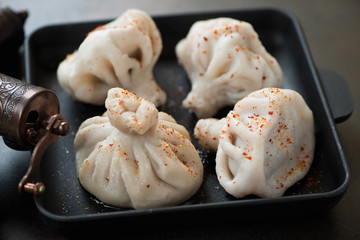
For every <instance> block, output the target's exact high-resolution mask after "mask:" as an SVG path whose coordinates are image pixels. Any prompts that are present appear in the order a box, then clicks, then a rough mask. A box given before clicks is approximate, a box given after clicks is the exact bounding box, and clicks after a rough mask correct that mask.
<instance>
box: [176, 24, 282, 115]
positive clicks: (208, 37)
mask: <svg viewBox="0 0 360 240" xmlns="http://www.w3.org/2000/svg"><path fill="white" fill-rule="evenodd" d="M176 55H177V58H178V61H179V63H180V64H181V65H183V67H184V68H185V71H186V73H187V75H188V77H189V79H190V82H191V84H192V89H191V91H190V93H189V94H188V95H187V97H186V98H185V99H184V101H183V105H184V106H185V107H186V108H189V109H192V110H193V111H194V113H195V114H196V115H197V117H198V118H208V117H212V116H213V115H215V114H216V112H217V111H218V110H219V109H221V108H222V107H224V106H233V105H234V104H235V103H236V102H237V101H238V100H240V99H241V98H243V97H245V96H246V95H248V94H249V93H250V92H253V91H255V90H258V89H261V88H265V87H281V85H282V79H283V74H282V70H281V68H280V66H279V64H278V62H277V61H276V59H275V58H274V57H272V56H271V55H270V54H269V53H268V52H267V51H266V49H265V47H264V46H263V45H262V43H261V41H260V40H259V38H258V34H257V33H256V32H255V31H254V29H253V27H252V26H251V25H250V24H249V23H247V22H243V21H239V20H235V19H231V18H216V19H210V20H203V21H198V22H196V23H194V24H193V26H192V27H191V28H190V31H189V33H188V35H187V36H186V38H184V39H182V40H181V41H180V42H179V43H178V44H177V46H176Z"/></svg>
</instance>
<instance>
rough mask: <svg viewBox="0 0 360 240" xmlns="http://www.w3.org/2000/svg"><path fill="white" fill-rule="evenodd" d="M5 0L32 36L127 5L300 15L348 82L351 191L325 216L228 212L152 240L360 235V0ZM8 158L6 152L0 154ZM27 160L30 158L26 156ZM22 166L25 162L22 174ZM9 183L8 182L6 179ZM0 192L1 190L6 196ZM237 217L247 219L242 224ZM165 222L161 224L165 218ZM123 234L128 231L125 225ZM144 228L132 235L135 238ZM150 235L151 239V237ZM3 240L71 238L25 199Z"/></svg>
mask: <svg viewBox="0 0 360 240" xmlns="http://www.w3.org/2000/svg"><path fill="white" fill-rule="evenodd" d="M0 4H2V5H6V6H10V7H11V8H13V9H14V10H21V9H27V10H28V11H29V14H30V15H29V17H28V19H27V21H26V24H25V30H26V35H29V34H30V33H31V32H33V31H34V30H36V29H38V28H39V27H42V26H46V25H49V24H56V23H68V22H80V21H81V22H82V21H90V20H91V21H92V20H102V19H109V18H115V17H117V16H119V15H120V14H121V13H122V12H124V11H125V10H126V9H128V8H138V9H142V10H144V11H146V12H147V13H149V14H151V15H168V14H174V13H187V12H199V11H216V10H231V9H249V8H258V7H261V8H262V7H275V8H279V9H283V10H286V11H289V12H291V13H293V14H295V15H296V16H297V18H298V20H299V21H300V24H301V26H302V28H303V31H304V34H305V37H306V39H307V42H308V45H309V48H310V51H311V53H312V56H313V59H314V62H315V65H316V67H317V68H318V69H329V70H333V71H335V72H337V73H339V74H340V75H341V76H343V77H344V79H345V80H346V82H347V84H348V86H349V88H350V91H351V95H352V98H353V101H354V106H355V108H354V112H353V114H352V116H351V117H350V119H348V120H347V121H345V122H343V123H340V124H337V125H336V127H337V130H338V134H339V137H340V140H341V143H342V147H343V149H344V152H345V155H346V157H347V159H348V162H349V165H350V168H351V173H352V175H351V181H350V185H349V188H348V190H347V192H346V194H345V196H344V198H343V199H342V200H341V201H340V203H339V204H338V205H337V206H336V207H335V208H334V209H332V210H331V211H330V212H328V213H325V214H324V215H318V214H316V215H311V216H307V217H306V218H302V219H293V218H284V219H281V218H280V219H279V218H277V219H276V220H274V221H270V220H269V219H266V220H263V219H261V218H259V219H258V220H251V221H249V222H246V221H243V220H244V219H242V216H241V215H237V216H233V217H235V219H233V218H232V217H231V216H229V219H225V220H224V222H223V223H222V224H220V225H218V224H217V225H214V226H207V227H204V226H203V227H196V226H191V227H190V226H189V228H183V227H181V229H179V228H178V227H177V226H174V227H173V228H166V229H161V227H159V228H158V229H156V230H154V231H152V230H151V229H146V231H148V233H147V234H148V235H146V234H142V235H141V236H142V237H143V238H153V239H232V238H234V239H235V238H236V239H360V230H359V224H360V210H359V209H360V208H359V207H358V205H359V203H360V176H359V173H360V160H359V159H358V158H359V155H360V144H359V141H358V137H359V135H360V127H359V124H360V112H359V106H360V98H359V96H360V83H359V81H360V80H359V76H360V60H359V57H360V47H359V43H360V29H359V25H358V24H359V23H360V14H359V13H360V1H358V0H342V1H339V0H328V1H320V0H318V1H313V0H303V1H288V0H263V1H251V0H248V1H245V0H221V1H220V0H218V1H216V0H167V1H160V0H152V1H145V0H142V1H141V0H131V1H121V0H107V1H100V0H72V1H71V0H52V1H49V0H7V1H0ZM3 157H6V156H2V157H1V158H3ZM24 157H27V155H26V154H25V153H24ZM21 167H22V166H19V168H20V169H19V171H21V170H23V169H21ZM1 184H3V183H1ZM0 194H2V193H0ZM236 218H239V219H241V220H242V221H239V222H238V223H237V221H236ZM159 224H160V225H161V223H159ZM118 230H119V231H118V235H113V236H114V237H119V238H121V237H122V235H121V233H122V229H121V226H119V229H118ZM139 231H141V229H136V227H135V230H134V234H133V235H130V236H129V235H127V238H136V236H139V235H138V233H139ZM146 236H148V237H146ZM0 239H67V237H65V236H63V235H62V233H61V232H54V231H53V230H52V229H49V228H48V227H47V225H46V223H44V222H43V221H42V219H41V216H40V213H38V211H37V209H36V207H35V206H34V204H33V199H31V198H26V197H25V200H21V201H20V204H19V207H18V208H16V210H15V211H8V212H7V211H5V213H0Z"/></svg>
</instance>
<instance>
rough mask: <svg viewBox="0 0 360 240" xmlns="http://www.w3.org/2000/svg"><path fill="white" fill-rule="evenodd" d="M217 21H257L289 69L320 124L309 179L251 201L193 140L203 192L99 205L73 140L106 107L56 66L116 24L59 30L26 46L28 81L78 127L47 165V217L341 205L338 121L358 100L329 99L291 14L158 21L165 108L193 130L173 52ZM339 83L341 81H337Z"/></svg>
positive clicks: (256, 12) (345, 171)
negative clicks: (80, 93)
mask: <svg viewBox="0 0 360 240" xmlns="http://www.w3.org/2000/svg"><path fill="white" fill-rule="evenodd" d="M215 17H232V18H236V19H240V20H243V21H247V22H249V23H251V24H252V25H253V26H254V29H255V31H257V32H258V34H259V37H260V40H261V41H262V42H263V44H264V45H265V47H266V48H267V50H268V51H269V52H270V53H271V54H272V55H273V56H274V57H275V58H277V60H278V61H279V63H280V65H281V67H282V69H283V72H284V85H283V87H284V88H290V89H294V90H296V91H298V92H299V93H300V94H302V96H303V97H304V99H305V100H306V102H307V103H308V105H309V107H310V108H311V109H312V111H313V113H314V117H315V122H316V152H315V156H314V162H313V165H312V167H311V169H310V171H309V173H308V175H307V176H306V177H305V178H304V179H303V180H301V181H300V182H298V183H297V184H295V185H294V186H293V187H291V188H290V189H288V191H287V192H286V193H285V195H284V196H283V197H280V198H274V199H262V198H258V197H254V196H249V197H246V198H243V199H235V198H234V197H232V196H230V195H229V194H227V193H226V192H225V191H224V190H223V189H222V187H221V186H220V185H219V183H218V182H217V178H216V174H215V163H214V159H215V155H214V154H212V153H209V152H207V151H205V150H204V149H202V148H201V147H200V146H199V145H198V144H197V142H196V140H195V139H193V143H194V145H195V146H196V148H197V149H198V150H199V152H200V155H201V157H202V160H203V162H204V168H205V174H204V182H203V185H202V187H201V189H200V190H199V191H198V193H197V194H196V195H195V196H193V197H192V198H191V199H190V200H188V201H186V202H185V203H183V204H181V205H179V206H174V207H166V208H158V209H146V210H132V209H119V208H113V207H110V206H106V205H104V204H102V203H100V202H98V201H97V200H96V198H95V197H93V196H91V195H90V194H89V193H88V192H86V191H85V190H84V189H83V188H82V186H81V185H80V183H79V181H78V179H77V176H76V171H75V153H74V147H73V140H74V136H75V134H76V131H77V129H78V127H79V125H80V124H81V122H82V121H84V120H85V119H87V118H89V117H92V116H94V115H99V114H102V113H103V111H104V110H105V108H103V107H94V106H91V105H86V104H82V103H77V102H74V101H73V100H72V99H71V98H70V97H69V96H68V95H67V94H66V93H65V92H64V91H63V90H62V89H61V87H60V86H59V85H58V82H57V78H56V69H57V66H58V64H59V62H60V61H62V60H63V59H64V58H65V56H66V54H68V53H72V52H73V51H74V50H75V49H77V48H78V46H79V45H80V43H81V42H82V41H83V40H84V37H85V36H86V34H87V33H88V32H89V31H91V30H92V29H94V28H95V27H97V26H99V25H102V24H104V23H107V22H108V21H110V20H108V21H97V22H86V23H75V24H63V25H53V26H48V27H44V28H41V29H39V30H37V31H35V32H34V33H33V34H31V36H30V37H29V38H28V39H27V42H26V59H25V60H26V70H27V72H26V74H27V81H29V82H30V83H32V84H34V85H40V86H43V87H46V88H49V89H51V90H53V91H54V92H55V93H56V94H57V96H58V98H59V100H60V105H61V114H63V115H64V116H65V119H66V120H67V121H69V123H70V124H71V126H72V132H71V134H70V135H68V136H66V137H62V138H60V139H59V140H58V141H57V142H56V143H54V144H53V145H51V146H50V148H49V149H48V150H47V152H46V154H45V155H44V157H43V160H42V163H41V170H40V175H39V178H40V179H41V181H43V182H44V183H45V186H46V191H45V193H44V194H43V195H41V196H39V197H35V202H36V205H37V207H38V209H39V211H40V212H41V213H43V215H44V216H45V217H47V218H49V219H52V220H54V221H56V222H61V223H74V222H89V221H99V220H102V221H104V220H110V219H118V220H120V219H122V220H124V221H126V222H129V221H130V222H131V221H134V222H136V223H140V222H141V221H142V220H144V219H148V220H149V219H152V218H155V217H168V216H172V219H184V218H186V219H187V221H189V220H190V219H200V218H201V219H214V217H215V216H219V215H224V216H225V215H226V214H228V213H229V212H234V211H239V212H241V214H242V215H243V216H244V215H254V214H255V215H256V214H257V213H260V212H261V214H264V213H271V212H276V213H277V214H287V213H291V212H311V211H315V210H329V209H331V208H332V207H334V206H335V205H336V204H337V203H338V201H339V200H340V199H341V198H342V196H343V194H344V193H345V191H346V188H347V186H348V183H349V177H350V171H349V167H348V164H347V161H346V159H345V156H344V153H343V151H342V148H341V144H340V142H339V138H338V135H337V132H336V127H335V121H334V120H336V121H337V120H339V119H340V120H345V119H346V118H347V117H348V116H349V115H350V114H351V111H352V109H351V107H350V109H349V110H348V111H347V110H346V106H349V104H350V106H352V105H351V104H352V103H351V99H349V98H346V97H343V96H341V97H339V96H336V95H338V94H341V92H340V93H339V92H337V91H333V92H332V93H331V90H332V87H331V86H330V87H327V89H328V90H329V92H330V93H329V94H330V95H331V94H335V95H331V96H328V95H326V93H327V92H324V88H323V86H322V83H321V82H320V78H319V73H318V71H317V69H316V68H315V66H314V63H313V61H312V58H311V54H310V52H309V49H308V47H307V44H306V41H305V38H304V36H303V33H302V30H301V27H300V25H299V23H298V21H297V20H296V18H295V17H294V16H292V15H291V14H289V13H287V12H283V11H280V10H276V9H253V10H236V11H227V12H213V13H192V14H182V15H171V16H153V18H154V20H155V22H156V24H157V26H158V28H159V30H160V32H161V34H162V38H163V51H162V54H161V57H160V59H159V61H158V63H157V64H156V66H155V69H154V74H155V79H156V81H157V82H158V83H159V84H160V86H161V87H162V88H163V89H164V90H165V91H166V92H167V95H168V100H167V103H166V105H165V106H163V107H162V108H160V110H162V111H165V112H167V113H169V114H171V115H172V116H173V117H174V118H175V119H176V120H177V121H178V122H179V123H180V124H182V125H184V126H185V127H186V128H187V129H188V130H189V131H190V133H192V132H193V128H194V126H195V123H196V121H197V119H196V118H195V116H194V115H193V114H192V113H190V112H189V111H188V110H186V109H184V108H182V107H181V102H182V100H183V99H184V98H185V96H186V93H187V92H188V91H189V90H190V87H191V86H190V83H189V80H188V78H187V76H186V74H185V71H184V69H183V68H182V67H181V66H180V65H178V63H177V59H176V57H175V50H174V49H175V45H176V44H177V43H178V41H179V40H180V39H182V38H184V37H185V36H186V34H187V32H188V31H189V28H190V26H191V25H192V24H193V23H194V22H195V21H197V20H201V19H209V18H215ZM324 76H325V78H327V79H325V80H324V79H323V80H324V82H325V83H324V84H330V83H332V80H331V79H333V78H331V77H329V76H334V75H332V74H330V75H329V72H324ZM329 78H331V79H330V80H328V79H329ZM327 81H330V82H327ZM335 81H338V78H337V77H335ZM340 84H341V80H340ZM345 95H346V94H345ZM334 98H335V99H336V101H335V102H337V103H338V104H340V110H339V111H336V109H335V110H334V109H331V107H330V106H329V105H328V100H327V99H334ZM342 106H345V108H343V107H342ZM348 108H349V107H348ZM337 109H339V107H338V108H337ZM344 109H345V110H344ZM344 111H345V112H344ZM225 112H226V111H223V112H220V113H219V114H218V117H221V116H224V114H225Z"/></svg>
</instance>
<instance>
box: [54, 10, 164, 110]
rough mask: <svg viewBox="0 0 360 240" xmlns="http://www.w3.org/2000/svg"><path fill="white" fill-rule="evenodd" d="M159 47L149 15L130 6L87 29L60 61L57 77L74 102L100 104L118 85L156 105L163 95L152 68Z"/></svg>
mask: <svg viewBox="0 0 360 240" xmlns="http://www.w3.org/2000/svg"><path fill="white" fill-rule="evenodd" d="M161 50H162V39H161V35H160V32H159V30H158V29H157V27H156V25H155V23H154V21H153V20H152V19H151V17H150V16H149V15H147V14H146V13H145V12H143V11H140V10H136V9H130V10H127V11H126V12H125V13H124V14H122V15H121V16H120V17H119V18H117V19H116V20H114V21H113V22H110V23H108V24H106V25H103V26H99V27H98V28H96V29H94V30H93V31H92V32H90V33H89V34H88V35H87V37H86V38H85V40H84V41H83V42H82V44H81V45H80V47H79V49H78V50H76V51H75V52H74V53H73V54H70V55H68V56H67V57H66V59H65V60H64V61H62V62H61V63H60V65H59V67H58V69H57V77H58V80H59V83H60V85H61V86H62V87H63V89H64V90H65V91H66V92H67V93H68V94H69V95H70V96H71V97H72V98H74V99H75V100H77V101H81V102H85V103H90V104H95V105H103V104H104V102H105V99H106V94H107V92H108V90H109V89H110V88H113V87H121V88H124V89H127V90H129V91H131V92H134V93H136V94H137V95H138V96H140V97H143V98H146V99H148V100H149V101H151V102H153V103H154V104H155V105H156V106H159V105H161V104H163V103H165V101H166V94H165V92H164V91H163V90H162V89H161V88H160V87H159V85H158V84H157V83H156V82H155V79H154V76H153V73H152V71H153V67H154V65H155V63H156V62H157V60H158V58H159V56H160V53H161Z"/></svg>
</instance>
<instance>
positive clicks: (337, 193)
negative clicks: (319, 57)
mask: <svg viewBox="0 0 360 240" xmlns="http://www.w3.org/2000/svg"><path fill="white" fill-rule="evenodd" d="M240 12H242V13H244V12H274V13H276V14H280V15H283V16H285V17H286V18H288V19H289V20H290V22H291V24H292V25H293V27H294V30H295V32H296V34H297V36H298V40H299V41H300V46H301V48H302V51H303V53H304V55H305V57H306V60H307V63H308V65H309V70H310V71H311V74H312V76H313V77H314V82H315V85H316V88H317V92H318V93H319V97H320V99H321V101H322V103H323V107H324V111H325V114H326V118H327V119H331V121H329V124H330V127H331V131H332V132H331V135H332V136H333V137H334V140H335V142H336V143H337V148H338V153H339V156H340V159H339V162H340V163H341V166H342V167H343V168H344V172H345V176H344V181H343V182H342V184H340V185H339V186H338V187H337V188H335V189H333V190H331V191H328V192H321V193H308V194H301V195H289V196H281V197H277V198H262V199H257V198H256V199H236V200H232V201H228V202H211V203H201V204H191V205H177V206H170V207H161V208H151V209H137V210H135V209H129V210H125V211H114V212H102V213H100V214H96V213H89V214H80V215H59V214H55V213H53V212H50V211H48V210H47V209H46V208H45V207H43V206H42V204H41V203H40V202H39V201H38V197H36V196H35V197H34V201H35V204H36V207H37V208H38V210H39V211H40V212H41V213H42V214H43V215H44V216H46V217H48V218H50V219H52V220H55V221H56V222H77V221H89V220H90V221H91V220H102V219H108V218H109V217H111V218H123V217H129V216H131V217H136V216H145V215H152V214H157V213H162V212H168V211H170V212H178V211H184V210H185V211H191V210H199V209H200V210H210V209H214V208H217V209H221V208H231V207H247V206H253V205H257V204H258V202H259V201H261V204H264V205H265V204H266V205H273V204H278V203H295V202H299V201H313V200H319V199H329V198H336V197H340V198H342V196H343V194H345V192H346V190H347V188H348V185H349V181H350V176H351V172H350V167H349V164H348V162H347V160H346V156H345V153H344V151H343V150H342V146H341V143H340V139H339V135H338V133H337V130H336V126H335V122H334V119H333V117H332V115H331V111H330V107H329V104H328V101H327V99H326V96H325V93H324V89H323V86H322V84H321V82H320V80H319V74H318V71H317V69H316V67H315V64H314V61H313V58H312V56H311V53H310V50H309V47H308V44H307V41H306V38H305V35H304V32H303V29H302V27H301V25H300V22H299V21H298V19H297V17H296V16H295V15H294V14H293V13H291V12H289V11H285V10H283V9H280V8H272V7H260V8H244V9H242V8H240V9H232V10H220V11H201V12H199V11H192V12H185V13H175V14H156V15H155V14H154V15H151V17H152V18H153V19H154V20H155V19H166V18H169V17H171V18H173V17H186V16H209V15H214V16H216V15H218V16H220V14H231V13H240ZM111 20H113V19H98V20H90V21H76V22H65V23H55V24H49V25H46V26H41V27H39V28H37V29H35V30H34V31H33V32H31V33H30V35H29V36H27V37H26V39H25V51H24V52H25V81H26V82H28V83H31V81H30V76H31V67H30V65H31V64H30V53H29V48H30V41H31V39H32V37H33V36H34V35H35V34H36V33H38V32H39V31H43V30H46V29H50V28H57V27H67V26H71V25H89V24H96V23H103V22H107V21H111ZM339 200H340V199H339ZM336 204H337V202H336Z"/></svg>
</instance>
